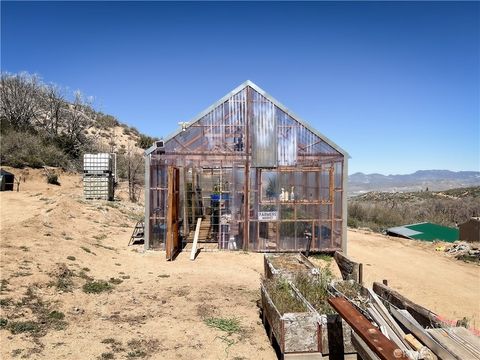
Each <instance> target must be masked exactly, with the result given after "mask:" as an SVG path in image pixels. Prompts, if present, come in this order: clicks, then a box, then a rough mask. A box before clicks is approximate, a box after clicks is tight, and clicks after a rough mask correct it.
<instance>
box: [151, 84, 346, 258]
mask: <svg viewBox="0 0 480 360" xmlns="http://www.w3.org/2000/svg"><path fill="white" fill-rule="evenodd" d="M181 125H182V126H181V128H180V129H179V130H178V132H176V133H174V134H173V135H171V136H169V137H168V138H166V139H164V140H161V141H157V142H156V143H155V144H154V145H153V146H152V147H150V148H149V149H147V150H146V152H145V165H146V166H145V235H144V237H145V247H146V248H147V249H161V250H166V254H167V259H172V258H174V256H175V255H176V253H178V252H179V251H181V250H182V249H184V248H185V246H187V245H188V243H191V242H192V241H193V238H194V234H195V232H196V233H197V238H198V242H200V243H205V244H211V245H212V244H213V245H214V246H215V247H216V248H218V249H221V250H222V249H223V250H246V251H259V252H294V251H295V252H298V251H305V250H307V249H308V250H309V251H311V252H331V251H335V250H344V251H346V245H347V232H346V204H347V202H346V185H347V174H348V172H347V162H348V157H349V156H348V154H347V153H346V152H345V151H344V150H343V149H341V148H340V147H339V146H337V145H336V144H335V143H334V142H332V141H331V140H329V139H328V138H327V137H325V136H324V135H322V134H321V133H319V132H318V131H316V130H314V129H313V128H312V127H310V126H309V125H308V124H307V123H306V122H304V121H303V120H301V119H300V118H299V117H298V116H296V115H294V114H293V113H292V112H291V111H290V110H288V109H287V108H286V107H285V106H283V105H282V104H281V103H279V102H278V101H277V100H275V99H274V98H272V97H271V96H270V95H268V94H267V93H266V92H265V91H263V90H262V89H260V88H259V87H258V86H257V85H255V84H254V83H252V82H251V81H246V82H245V83H243V84H242V85H240V86H239V87H238V88H236V89H235V90H233V91H232V92H230V93H229V94H227V95H226V96H224V97H223V98H222V99H220V100H219V101H217V102H216V103H215V104H213V105H212V106H211V107H209V108H208V109H206V110H205V111H203V112H202V113H201V114H199V115H198V116H197V117H196V118H195V119H193V120H192V121H190V122H189V123H181ZM196 230H197V231H196Z"/></svg>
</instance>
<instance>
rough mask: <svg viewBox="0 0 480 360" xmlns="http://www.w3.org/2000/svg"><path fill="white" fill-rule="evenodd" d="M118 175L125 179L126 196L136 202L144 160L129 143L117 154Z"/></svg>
mask: <svg viewBox="0 0 480 360" xmlns="http://www.w3.org/2000/svg"><path fill="white" fill-rule="evenodd" d="M118 167H119V175H120V176H121V177H124V178H126V179H127V182H128V197H129V199H130V201H132V202H137V201H138V199H139V195H140V189H141V186H142V184H143V173H144V169H145V167H144V160H143V156H142V155H141V154H140V153H139V152H138V150H137V151H136V150H135V148H134V147H133V146H131V145H129V146H128V148H127V149H126V150H125V151H124V152H122V153H120V154H119V158H118Z"/></svg>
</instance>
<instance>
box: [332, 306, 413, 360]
mask: <svg viewBox="0 0 480 360" xmlns="http://www.w3.org/2000/svg"><path fill="white" fill-rule="evenodd" d="M328 303H329V304H330V305H331V306H332V307H333V308H334V309H335V310H336V311H337V312H338V313H339V314H340V316H341V317H342V318H343V319H345V321H346V322H347V323H348V325H350V326H351V327H352V329H353V331H355V333H357V334H358V335H359V336H360V337H361V338H362V340H363V341H365V343H366V344H367V345H368V347H369V348H370V349H371V350H372V351H373V352H375V354H377V355H378V357H379V358H380V359H382V360H398V359H408V357H407V356H406V355H405V354H404V352H403V351H402V350H401V349H400V348H398V347H397V345H396V344H395V343H394V342H392V341H390V340H389V339H387V337H386V336H385V335H383V334H382V333H381V331H380V330H379V329H378V328H377V327H375V326H374V325H373V324H372V323H371V322H370V321H369V320H368V319H367V318H366V317H365V316H363V315H362V314H360V313H359V312H358V310H357V309H355V308H354V307H353V305H352V304H350V303H349V302H348V300H346V299H344V298H340V297H332V298H329V299H328Z"/></svg>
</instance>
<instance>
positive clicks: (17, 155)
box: [0, 131, 69, 168]
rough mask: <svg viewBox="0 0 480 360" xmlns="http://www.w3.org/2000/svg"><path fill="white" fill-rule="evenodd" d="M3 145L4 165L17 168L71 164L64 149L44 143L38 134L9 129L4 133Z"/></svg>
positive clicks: (65, 165)
mask: <svg viewBox="0 0 480 360" xmlns="http://www.w3.org/2000/svg"><path fill="white" fill-rule="evenodd" d="M1 147H2V152H1V154H0V162H1V163H2V165H8V166H13V167H16V168H22V167H25V166H31V167H33V168H40V167H42V166H55V167H62V168H66V167H67V166H68V165H69V160H68V157H67V156H66V155H65V154H64V153H63V151H62V150H60V149H59V148H57V147H56V146H55V145H53V144H48V143H46V142H45V143H44V142H43V141H42V138H41V136H38V135H33V134H30V133H25V132H24V133H20V132H17V131H9V132H7V133H5V134H3V135H2V142H1Z"/></svg>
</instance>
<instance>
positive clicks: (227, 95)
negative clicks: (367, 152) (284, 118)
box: [145, 80, 350, 158]
mask: <svg viewBox="0 0 480 360" xmlns="http://www.w3.org/2000/svg"><path fill="white" fill-rule="evenodd" d="M247 86H250V87H251V88H252V89H254V90H255V91H257V92H258V93H259V94H261V95H263V96H264V97H266V98H267V99H268V100H270V101H271V102H272V103H273V104H274V105H275V106H277V107H278V108H279V109H281V110H282V111H284V112H285V113H287V114H288V115H289V116H291V117H292V118H293V119H294V120H296V121H298V122H299V123H300V124H301V125H303V126H305V128H307V129H308V130H310V131H311V132H312V133H314V134H315V135H316V136H318V137H319V138H320V139H322V140H323V141H324V142H326V143H327V144H328V145H330V146H331V147H332V148H334V149H335V150H337V151H338V152H339V153H341V154H342V155H343V156H345V157H346V158H350V155H348V153H347V152H346V151H345V150H344V149H342V148H341V147H340V146H338V145H337V144H336V143H334V142H333V141H332V140H330V139H329V138H328V137H326V136H325V135H323V134H322V133H321V132H319V131H317V130H316V129H315V128H313V127H312V126H311V125H310V124H308V123H307V122H306V121H304V120H303V119H301V118H300V117H299V116H297V115H296V114H294V113H293V112H292V111H290V110H289V109H288V108H287V107H286V106H285V105H283V104H282V103H281V102H280V101H278V100H276V99H275V98H274V97H273V96H271V95H270V94H268V93H267V92H266V91H264V90H263V89H261V88H260V87H259V86H257V85H256V84H255V83H253V82H252V81H250V80H247V81H245V82H244V83H243V84H241V85H240V86H238V87H236V88H235V89H233V90H232V91H230V92H229V93H228V94H226V95H225V96H224V97H222V98H221V99H220V100H218V101H216V102H215V103H214V104H212V105H211V106H209V107H208V108H207V109H205V110H203V111H202V112H201V113H200V114H198V115H197V116H195V117H194V118H193V119H192V120H190V121H189V122H188V125H187V127H186V128H187V129H188V128H189V127H190V126H192V125H193V124H195V123H196V122H198V121H199V120H200V119H202V118H203V117H204V116H205V115H207V114H208V113H209V112H211V111H212V110H214V109H215V108H216V107H217V106H219V105H221V104H223V103H224V102H225V101H227V100H228V99H229V98H230V97H232V96H233V95H235V94H237V93H238V92H240V91H242V90H243V89H245V88H246V87H247ZM181 132H182V129H179V130H177V131H175V132H174V133H173V134H170V135H169V136H168V137H166V138H165V139H164V141H165V142H167V141H169V140H171V139H173V138H174V137H175V136H177V135H178V134H180V133H181ZM154 150H155V148H154V147H153V148H149V149H147V150H146V151H145V154H146V155H148V154H150V153H151V152H152V151H154Z"/></svg>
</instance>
